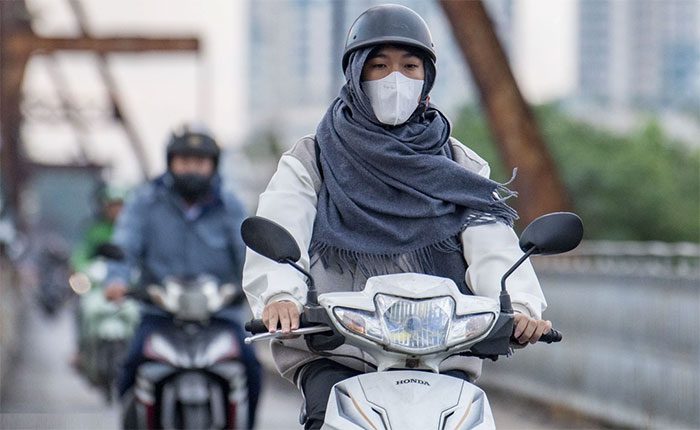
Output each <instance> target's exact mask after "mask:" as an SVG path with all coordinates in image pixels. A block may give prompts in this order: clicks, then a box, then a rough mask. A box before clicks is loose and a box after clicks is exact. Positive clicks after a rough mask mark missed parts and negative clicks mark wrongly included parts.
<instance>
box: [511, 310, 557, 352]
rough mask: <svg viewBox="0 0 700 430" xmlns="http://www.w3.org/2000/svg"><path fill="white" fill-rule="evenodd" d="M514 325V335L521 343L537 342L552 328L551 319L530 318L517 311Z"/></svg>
mask: <svg viewBox="0 0 700 430" xmlns="http://www.w3.org/2000/svg"><path fill="white" fill-rule="evenodd" d="M513 326H514V328H515V329H514V330H513V337H515V338H516V339H517V340H518V343H520V344H521V345H524V344H526V343H528V342H530V343H535V342H537V341H538V340H540V337H542V335H543V334H545V333H548V332H549V331H550V330H551V329H552V323H551V322H550V321H545V320H538V319H534V318H530V317H529V316H527V315H525V314H520V313H517V312H516V313H515V315H514V321H513Z"/></svg>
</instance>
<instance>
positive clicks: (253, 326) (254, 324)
mask: <svg viewBox="0 0 700 430" xmlns="http://www.w3.org/2000/svg"><path fill="white" fill-rule="evenodd" d="M245 331H247V332H249V333H252V334H260V333H266V332H267V331H268V329H267V327H266V326H265V323H264V322H263V320H261V319H257V320H250V321H248V322H247V323H245Z"/></svg>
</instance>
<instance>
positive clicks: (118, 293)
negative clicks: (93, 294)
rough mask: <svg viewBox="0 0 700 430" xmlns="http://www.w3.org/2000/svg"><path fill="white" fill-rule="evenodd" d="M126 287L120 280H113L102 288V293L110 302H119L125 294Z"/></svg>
mask: <svg viewBox="0 0 700 430" xmlns="http://www.w3.org/2000/svg"><path fill="white" fill-rule="evenodd" d="M126 291H127V287H126V285H125V284H123V283H121V282H113V283H111V284H109V285H107V287H105V289H104V295H105V298H106V299H107V300H109V301H110V302H120V301H122V300H124V296H125V295H126Z"/></svg>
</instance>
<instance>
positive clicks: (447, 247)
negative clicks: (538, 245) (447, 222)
mask: <svg viewBox="0 0 700 430" xmlns="http://www.w3.org/2000/svg"><path fill="white" fill-rule="evenodd" d="M502 187H503V190H505V191H507V193H506V194H507V195H506V196H505V197H499V198H498V200H497V201H496V203H495V204H494V208H493V209H492V211H490V212H489V213H486V212H476V211H472V212H471V213H470V214H469V216H468V217H467V219H466V220H465V221H464V223H463V224H462V226H461V228H460V229H459V231H457V232H455V233H454V234H453V235H451V236H449V237H448V238H446V239H443V240H440V241H438V242H435V243H432V244H430V245H427V246H424V247H421V248H418V249H415V250H411V251H407V252H399V253H385V254H376V253H370V252H363V251H356V250H350V249H342V248H338V247H336V246H333V245H331V244H328V243H323V242H318V241H315V242H312V243H311V246H310V247H309V254H310V255H311V256H312V261H313V259H318V260H319V261H320V262H321V263H322V264H323V267H324V268H328V267H332V266H333V267H335V268H337V269H338V270H339V271H340V272H341V273H344V272H345V270H348V271H350V272H351V273H356V272H358V271H359V273H361V274H362V275H363V276H364V277H365V278H369V277H372V276H379V275H388V274H392V273H408V272H416V273H427V272H432V271H433V270H434V268H435V261H434V258H435V252H434V251H437V252H440V253H444V254H448V253H452V252H459V253H460V254H461V253H462V244H461V241H460V235H461V233H462V231H464V229H466V228H467V227H473V226H477V225H486V224H492V223H495V222H503V223H505V224H508V225H510V226H512V225H513V221H514V220H515V219H517V213H516V212H515V210H514V209H513V208H511V207H510V206H508V205H507V204H506V203H505V200H506V199H508V198H510V197H513V196H514V195H516V193H514V192H513V191H510V190H508V188H506V187H505V186H502Z"/></svg>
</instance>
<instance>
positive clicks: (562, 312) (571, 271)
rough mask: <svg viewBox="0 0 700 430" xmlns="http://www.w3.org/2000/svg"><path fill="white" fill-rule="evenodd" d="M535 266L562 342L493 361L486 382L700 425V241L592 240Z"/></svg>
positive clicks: (606, 416)
mask: <svg viewBox="0 0 700 430" xmlns="http://www.w3.org/2000/svg"><path fill="white" fill-rule="evenodd" d="M534 264H535V267H536V270H537V272H538V275H539V277H540V281H541V283H542V288H543V290H544V292H545V295H546V297H547V301H548V303H549V308H548V310H547V311H546V313H545V317H546V318H547V319H550V320H552V321H553V322H554V324H555V325H556V326H557V327H558V328H559V329H561V330H562V331H563V332H564V341H563V342H562V343H561V344H552V345H535V346H530V347H528V348H526V349H524V350H518V351H516V353H515V355H514V356H513V357H511V358H509V359H506V360H500V361H498V362H496V363H487V364H486V365H485V368H484V376H483V377H482V382H483V383H484V384H486V385H489V384H491V385H497V386H499V387H501V388H503V389H507V390H511V391H514V392H517V393H519V394H521V395H526V396H530V397H535V398H538V399H539V400H543V401H546V402H548V403H551V404H558V405H563V406H566V407H568V408H572V409H575V410H578V411H580V412H582V413H585V414H588V415H591V416H595V417H598V418H601V419H603V420H605V421H608V422H610V423H613V424H616V425H624V426H630V427H634V428H700V408H698V405H700V245H697V244H689V243H684V244H664V243H633V242H587V243H583V244H582V245H581V246H580V247H579V248H578V249H577V250H576V251H575V252H572V253H569V254H565V255H562V256H556V257H541V258H539V257H538V258H535V259H534Z"/></svg>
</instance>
